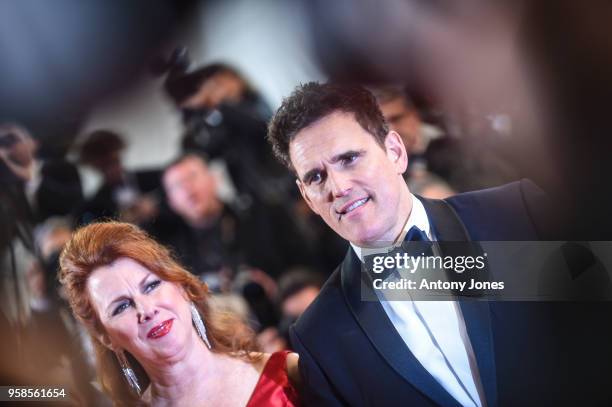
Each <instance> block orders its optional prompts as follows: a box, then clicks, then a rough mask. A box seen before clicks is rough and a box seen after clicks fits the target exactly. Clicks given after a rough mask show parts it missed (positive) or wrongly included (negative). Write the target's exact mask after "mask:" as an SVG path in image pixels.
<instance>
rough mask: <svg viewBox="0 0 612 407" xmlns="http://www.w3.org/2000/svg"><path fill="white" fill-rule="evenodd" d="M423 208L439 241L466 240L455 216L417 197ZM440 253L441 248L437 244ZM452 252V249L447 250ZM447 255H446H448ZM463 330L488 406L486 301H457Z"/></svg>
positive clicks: (491, 381) (491, 368)
mask: <svg viewBox="0 0 612 407" xmlns="http://www.w3.org/2000/svg"><path fill="white" fill-rule="evenodd" d="M419 199H420V200H421V201H422V202H423V205H424V206H425V211H426V212H427V216H428V218H429V222H430V226H431V227H432V228H433V230H434V233H435V234H436V237H437V239H438V240H439V241H441V242H444V241H466V240H470V237H469V235H468V233H467V231H466V230H465V227H464V226H463V224H462V223H461V220H460V219H459V217H458V215H457V214H456V213H455V212H454V210H453V209H452V208H451V207H450V205H448V204H446V203H445V202H442V201H434V200H429V199H423V198H419ZM441 246H442V250H443V251H444V245H443V244H441ZM450 251H452V246H451V250H450ZM449 254H450V253H449ZM458 303H459V306H460V307H461V313H462V314H463V320H464V321H465V327H466V331H467V334H468V337H469V338H470V343H471V344H472V349H473V350H474V356H475V357H476V363H477V365H478V372H479V373H480V381H481V383H482V387H483V389H484V392H485V398H486V400H487V405H488V406H489V407H492V406H496V405H497V404H498V403H497V374H496V369H495V351H494V347H493V334H492V331H491V308H490V305H489V302H488V301H479V300H476V299H472V300H470V299H469V298H464V299H462V298H458Z"/></svg>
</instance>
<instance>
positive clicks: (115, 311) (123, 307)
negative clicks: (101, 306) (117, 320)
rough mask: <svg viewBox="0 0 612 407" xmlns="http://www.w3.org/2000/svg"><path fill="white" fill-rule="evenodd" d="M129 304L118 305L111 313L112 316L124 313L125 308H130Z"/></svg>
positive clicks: (124, 302)
mask: <svg viewBox="0 0 612 407" xmlns="http://www.w3.org/2000/svg"><path fill="white" fill-rule="evenodd" d="M130 303H131V302H130V301H123V302H122V303H121V304H119V305H118V306H117V308H115V310H114V311H113V316H115V315H119V314H121V313H122V312H123V311H125V310H126V308H127V307H129V306H130Z"/></svg>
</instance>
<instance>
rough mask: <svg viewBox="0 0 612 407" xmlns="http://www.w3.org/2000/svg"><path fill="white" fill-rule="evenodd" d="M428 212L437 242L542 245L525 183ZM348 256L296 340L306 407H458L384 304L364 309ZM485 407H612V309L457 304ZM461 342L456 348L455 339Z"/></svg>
mask: <svg viewBox="0 0 612 407" xmlns="http://www.w3.org/2000/svg"><path fill="white" fill-rule="evenodd" d="M418 199H420V200H421V201H422V202H423V205H424V206H425V210H426V212H427V215H428V218H429V222H430V225H431V227H432V228H433V231H434V233H435V236H436V238H437V240H438V241H441V242H443V241H461V240H470V239H471V240H473V241H494V240H523V241H525V240H538V239H539V238H540V236H541V235H542V231H541V230H540V226H539V223H538V222H537V220H538V219H539V217H540V216H543V214H544V212H542V207H541V204H542V203H543V202H544V200H545V198H544V195H543V194H542V192H541V191H540V190H539V189H538V188H537V187H536V186H535V185H534V184H533V183H531V182H529V181H527V180H522V181H517V182H514V183H511V184H507V185H504V186H501V187H497V188H492V189H487V190H482V191H476V192H469V193H465V194H460V195H457V196H454V197H452V198H449V199H447V200H445V201H438V200H427V199H423V198H418ZM360 270H361V263H360V260H359V258H358V257H357V256H356V254H355V253H354V252H353V250H352V248H349V251H348V253H347V255H346V258H345V259H344V261H343V262H342V264H341V265H340V266H339V267H338V268H337V269H336V270H335V271H334V273H333V274H332V275H331V277H330V278H329V280H328V281H327V282H326V284H325V285H324V286H323V288H322V290H321V292H320V294H319V296H318V297H317V298H316V299H315V301H314V302H313V303H312V304H311V306H310V307H309V308H308V309H307V310H306V311H305V312H304V314H303V315H302V316H301V317H300V318H299V320H298V321H297V322H296V324H295V325H294V326H293V327H292V328H291V330H290V337H291V342H292V345H293V347H294V349H295V351H296V352H297V353H299V355H300V361H299V368H300V373H301V375H302V380H303V385H302V398H303V401H304V403H305V405H308V406H458V405H459V404H458V402H457V401H456V400H455V399H454V398H453V397H452V396H451V395H450V394H449V393H448V392H447V391H446V390H445V389H444V388H443V387H442V386H441V385H440V384H439V383H438V382H437V381H436V380H435V379H434V378H433V376H431V374H429V372H428V371H427V370H426V369H425V368H424V367H423V366H422V365H421V364H420V362H419V361H418V360H417V359H416V358H415V356H414V355H413V354H412V353H411V352H410V350H409V348H408V347H407V346H406V344H405V343H404V341H403V340H402V338H401V337H400V335H399V334H398V332H397V331H396V329H395V327H394V326H393V325H392V323H391V321H390V320H389V318H388V317H387V315H386V313H385V311H384V309H383V307H382V306H381V304H380V302H376V301H374V302H368V301H362V300H361V292H360V287H361V286H360V278H361V277H360V275H361V273H360ZM457 302H458V304H459V305H460V309H461V313H462V316H463V319H464V321H465V325H466V330H467V334H468V336H469V339H470V342H471V345H472V348H473V349H474V354H475V358H476V361H477V365H478V372H479V375H480V382H481V384H482V388H483V391H484V397H485V398H486V401H485V404H484V405H487V406H532V405H533V406H560V405H561V406H563V405H572V406H573V405H610V401H612V397H611V396H610V395H611V394H612V390H611V387H612V386H611V385H612V372H611V367H612V350H611V349H612V335H611V332H610V331H611V329H610V328H609V326H610V325H612V318H611V315H612V313H610V306H609V303H605V304H602V303H569V302H559V303H552V302H546V303H545V302H510V301H498V302H494V301H472V300H467V299H462V298H461V297H458V298H457ZM457 340H460V338H457Z"/></svg>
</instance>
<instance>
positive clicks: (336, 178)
mask: <svg viewBox="0 0 612 407" xmlns="http://www.w3.org/2000/svg"><path fill="white" fill-rule="evenodd" d="M327 182H328V185H329V190H330V192H331V194H332V195H333V197H334V198H341V197H343V196H345V195H348V193H349V192H350V191H351V182H350V180H349V177H348V175H347V174H342V173H340V172H335V171H329V172H328V174H327Z"/></svg>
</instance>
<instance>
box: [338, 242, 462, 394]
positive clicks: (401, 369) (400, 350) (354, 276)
mask: <svg viewBox="0 0 612 407" xmlns="http://www.w3.org/2000/svg"><path fill="white" fill-rule="evenodd" d="M341 278H342V291H343V292H344V296H345V299H346V301H347V304H348V306H349V308H350V310H351V312H352V313H353V315H354V317H355V319H356V320H357V322H358V323H359V325H360V326H361V328H362V329H363V331H364V332H365V334H366V336H367V337H368V339H369V340H370V341H371V342H372V344H373V345H374V347H375V348H376V350H377V351H378V353H380V355H381V356H382V357H383V358H384V359H385V361H386V362H387V363H388V364H389V365H390V366H391V367H392V368H393V369H394V370H395V371H396V372H397V373H398V374H399V375H400V376H401V377H403V378H404V379H405V380H406V381H408V382H409V383H411V384H412V385H413V386H414V387H415V388H417V389H418V390H419V391H420V392H422V393H423V394H424V395H425V396H426V397H428V398H430V399H431V400H433V401H434V402H435V403H437V404H439V405H441V406H459V403H458V402H457V401H456V400H455V399H454V398H453V397H452V396H451V395H450V394H449V393H448V392H447V391H446V390H445V389H444V388H443V387H442V386H440V384H439V383H438V382H437V381H436V380H435V379H434V378H433V376H432V375H431V374H429V372H428V371H427V370H425V368H424V367H423V366H422V365H421V363H420V362H419V361H418V360H417V359H416V358H415V357H414V355H413V354H412V352H410V350H409V349H408V348H407V346H406V344H405V343H404V341H403V340H402V338H401V337H400V335H399V334H398V333H397V331H396V329H395V327H394V326H393V324H392V323H391V321H390V320H389V318H388V317H387V314H386V313H385V310H384V309H383V307H382V305H381V304H380V302H378V301H362V300H361V289H362V287H361V284H362V282H361V261H360V260H359V258H358V257H357V255H356V254H355V253H354V252H353V249H352V248H349V253H348V254H347V256H346V258H345V259H344V262H343V263H342V266H341ZM407 403H408V400H407ZM408 404H409V403H408ZM408 404H407V405H408Z"/></svg>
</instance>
